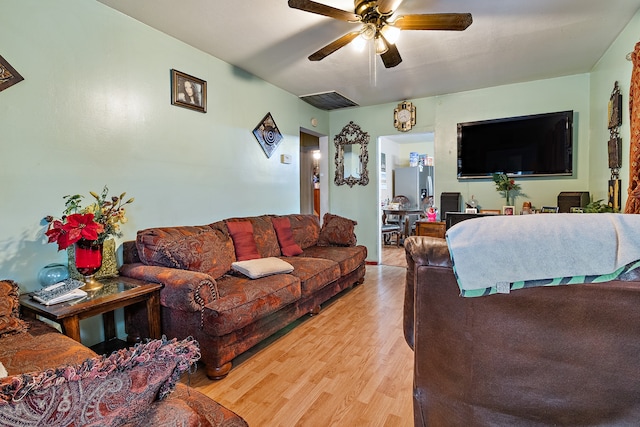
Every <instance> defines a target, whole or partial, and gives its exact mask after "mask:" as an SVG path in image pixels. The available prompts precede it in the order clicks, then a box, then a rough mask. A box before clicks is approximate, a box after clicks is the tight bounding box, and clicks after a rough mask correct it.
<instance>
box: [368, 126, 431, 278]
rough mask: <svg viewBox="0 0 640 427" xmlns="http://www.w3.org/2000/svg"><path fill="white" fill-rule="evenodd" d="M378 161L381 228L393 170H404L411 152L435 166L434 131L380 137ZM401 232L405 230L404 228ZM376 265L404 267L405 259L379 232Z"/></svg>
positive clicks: (418, 197)
mask: <svg viewBox="0 0 640 427" xmlns="http://www.w3.org/2000/svg"><path fill="white" fill-rule="evenodd" d="M378 146H379V148H380V149H379V158H378V168H379V169H378V176H379V179H380V182H379V187H378V188H379V195H378V206H379V208H380V213H379V215H378V218H379V221H380V226H382V206H385V205H386V204H387V203H389V202H391V201H392V200H393V198H394V196H397V195H399V194H395V189H394V183H395V180H394V177H395V173H394V171H395V170H396V169H399V168H407V167H410V166H411V158H410V157H411V153H418V155H419V156H421V157H420V158H422V159H424V160H423V162H424V163H425V164H426V163H429V164H432V165H435V135H434V133H433V132H424V133H416V134H413V133H412V134H403V135H389V136H381V137H380V138H379V139H378ZM435 185H436V184H435V180H433V182H432V186H431V191H432V194H430V195H429V196H433V200H434V201H435ZM403 195H404V196H409V197H410V198H411V199H412V200H421V198H422V194H415V195H407V194H403ZM403 229H404V227H403ZM378 239H379V242H380V244H379V246H378V247H379V248H380V249H379V251H378V253H379V254H380V260H379V263H380V264H383V265H396V266H405V267H406V259H405V253H404V247H403V246H402V245H400V246H399V248H398V247H397V246H396V245H395V244H392V245H385V244H384V242H383V241H382V236H381V234H380V233H379V236H378Z"/></svg>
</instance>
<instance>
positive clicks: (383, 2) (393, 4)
mask: <svg viewBox="0 0 640 427" xmlns="http://www.w3.org/2000/svg"><path fill="white" fill-rule="evenodd" d="M400 3H402V0H378V6H377V7H378V13H380V15H387V14H389V13H392V12H393V11H394V10H396V9H397V8H398V6H400Z"/></svg>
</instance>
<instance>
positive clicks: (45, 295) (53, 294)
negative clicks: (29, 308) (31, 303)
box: [32, 277, 84, 303]
mask: <svg viewBox="0 0 640 427" xmlns="http://www.w3.org/2000/svg"><path fill="white" fill-rule="evenodd" d="M81 286H84V282H81V281H80V280H77V279H73V278H71V277H70V278H68V279H65V280H63V281H62V282H58V283H56V284H54V285H51V286H47V287H46V288H42V289H40V290H39V291H36V292H34V293H33V295H32V298H33V299H35V300H36V301H39V302H41V303H46V302H48V301H51V300H53V299H54V298H57V297H59V296H62V295H64V294H67V293H69V292H71V291H74V290H76V289H78V288H79V287H81Z"/></svg>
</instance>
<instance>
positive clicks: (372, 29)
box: [360, 22, 378, 40]
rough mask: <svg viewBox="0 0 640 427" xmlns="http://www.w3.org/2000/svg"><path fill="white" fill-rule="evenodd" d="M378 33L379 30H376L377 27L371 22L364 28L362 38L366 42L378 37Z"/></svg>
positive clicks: (361, 33) (361, 32) (361, 31)
mask: <svg viewBox="0 0 640 427" xmlns="http://www.w3.org/2000/svg"><path fill="white" fill-rule="evenodd" d="M377 32H378V30H377V29H376V26H375V25H374V24H372V23H370V22H369V23H366V24H364V25H363V26H362V30H360V36H361V37H362V38H363V39H365V40H371V39H373V38H374V37H375V36H376V34H377Z"/></svg>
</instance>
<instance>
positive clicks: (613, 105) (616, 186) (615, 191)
mask: <svg viewBox="0 0 640 427" xmlns="http://www.w3.org/2000/svg"><path fill="white" fill-rule="evenodd" d="M607 113H608V120H607V122H608V128H609V143H608V147H607V148H608V150H607V151H608V155H609V168H610V169H611V179H610V180H609V191H608V193H609V201H608V205H609V207H611V208H613V211H614V212H618V211H619V210H620V204H621V195H620V167H621V166H622V141H621V139H620V125H621V124H622V94H621V93H620V87H619V86H618V82H615V84H614V85H613V91H612V92H611V97H610V98H609V105H608V108H607Z"/></svg>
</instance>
